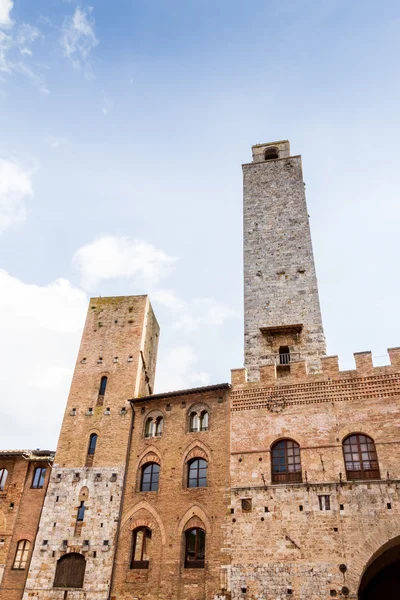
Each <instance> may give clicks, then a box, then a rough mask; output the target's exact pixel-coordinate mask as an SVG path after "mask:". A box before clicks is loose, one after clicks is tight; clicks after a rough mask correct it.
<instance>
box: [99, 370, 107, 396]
mask: <svg viewBox="0 0 400 600" xmlns="http://www.w3.org/2000/svg"><path fill="white" fill-rule="evenodd" d="M106 387H107V377H106V376H105V375H104V376H103V377H102V378H101V380H100V388H99V396H104V394H105V393H106Z"/></svg>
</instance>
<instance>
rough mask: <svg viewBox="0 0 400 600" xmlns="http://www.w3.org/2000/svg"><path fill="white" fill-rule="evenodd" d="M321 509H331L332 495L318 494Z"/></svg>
mask: <svg viewBox="0 0 400 600" xmlns="http://www.w3.org/2000/svg"><path fill="white" fill-rule="evenodd" d="M318 502H319V510H331V497H330V496H329V495H326V494H325V495H323V496H318Z"/></svg>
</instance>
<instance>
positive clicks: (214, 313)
mask: <svg viewBox="0 0 400 600" xmlns="http://www.w3.org/2000/svg"><path fill="white" fill-rule="evenodd" d="M237 317H238V313H237V311H236V310H234V309H233V308H230V307H229V306H226V305H225V304H221V303H219V302H217V301H216V300H213V299H211V298H199V299H197V300H194V301H193V302H192V304H191V306H190V309H188V310H187V311H186V312H185V313H183V314H182V315H181V317H180V319H179V320H178V321H176V322H175V323H174V324H173V327H175V328H176V329H181V330H182V331H184V332H186V333H192V332H194V331H198V330H199V329H201V328H202V327H203V326H204V325H213V326H216V325H217V326H220V325H223V324H224V323H225V321H228V320H230V319H235V318H237Z"/></svg>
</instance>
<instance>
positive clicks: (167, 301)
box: [151, 290, 187, 310]
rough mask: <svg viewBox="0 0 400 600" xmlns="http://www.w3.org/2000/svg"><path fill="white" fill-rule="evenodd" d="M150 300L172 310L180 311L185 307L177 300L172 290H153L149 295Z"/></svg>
mask: <svg viewBox="0 0 400 600" xmlns="http://www.w3.org/2000/svg"><path fill="white" fill-rule="evenodd" d="M151 300H152V302H153V301H154V302H158V304H161V305H162V306H166V307H167V308H171V309H172V310H182V309H185V308H186V307H187V304H186V302H185V301H184V300H182V299H181V298H178V296H177V295H176V294H175V292H174V290H155V291H153V292H152V293H151Z"/></svg>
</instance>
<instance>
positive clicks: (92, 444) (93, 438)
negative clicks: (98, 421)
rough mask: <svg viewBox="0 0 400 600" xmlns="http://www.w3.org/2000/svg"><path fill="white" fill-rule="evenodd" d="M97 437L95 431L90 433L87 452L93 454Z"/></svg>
mask: <svg viewBox="0 0 400 600" xmlns="http://www.w3.org/2000/svg"><path fill="white" fill-rule="evenodd" d="M97 437H98V436H97V434H96V433H92V434H91V436H90V438H89V448H88V454H94V453H95V452H96V444H97Z"/></svg>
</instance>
